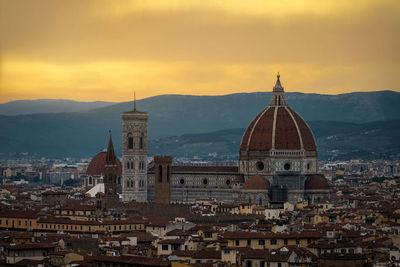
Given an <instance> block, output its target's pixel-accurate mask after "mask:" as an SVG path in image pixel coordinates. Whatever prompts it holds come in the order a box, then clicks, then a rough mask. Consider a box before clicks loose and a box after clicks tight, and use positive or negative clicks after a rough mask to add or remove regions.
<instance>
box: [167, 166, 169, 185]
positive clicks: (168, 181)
mask: <svg viewBox="0 0 400 267" xmlns="http://www.w3.org/2000/svg"><path fill="white" fill-rule="evenodd" d="M167 183H169V165H168V166H167Z"/></svg>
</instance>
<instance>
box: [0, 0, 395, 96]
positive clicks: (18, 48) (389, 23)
mask: <svg viewBox="0 0 400 267" xmlns="http://www.w3.org/2000/svg"><path fill="white" fill-rule="evenodd" d="M399 29H400V1H399V0H352V1H349V0H324V1H321V0H278V1H272V0H260V1H250V0H249V1H244V0H241V1H239V0H228V1H223V0H213V1H208V0H199V1H197V0H183V1H180V0H170V1H167V0H164V1H156V0H151V1H146V0H133V1H128V0H124V1H119V0H113V1H102V0H95V1H90V0H68V1H67V0H65V1H63V0H59V1H54V0H49V1H46V0H36V1H23V0H18V1H14V0H0V103H3V102H7V101H11V100H17V99H42V98H62V99H75V100H80V101H96V100H105V101H128V100H131V99H132V98H133V91H134V90H135V91H136V95H137V96H138V98H145V97H149V96H153V95H159V94H198V95H220V94H228V93H237V92H254V91H270V90H271V89H272V87H273V85H274V83H275V79H276V73H277V72H278V71H279V72H280V74H281V80H282V83H283V86H284V87H285V90H286V91H292V92H295V91H296V92H307V93H324V94H338V93H345V92H353V91H377V90H395V91H400V86H399V84H400V30H399Z"/></svg>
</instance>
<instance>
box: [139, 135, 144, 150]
mask: <svg viewBox="0 0 400 267" xmlns="http://www.w3.org/2000/svg"><path fill="white" fill-rule="evenodd" d="M139 148H140V149H143V137H140V138H139Z"/></svg>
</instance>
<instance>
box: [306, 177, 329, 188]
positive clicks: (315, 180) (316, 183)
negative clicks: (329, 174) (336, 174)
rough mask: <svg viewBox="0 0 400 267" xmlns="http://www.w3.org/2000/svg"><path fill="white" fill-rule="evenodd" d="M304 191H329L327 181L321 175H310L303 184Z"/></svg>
mask: <svg viewBox="0 0 400 267" xmlns="http://www.w3.org/2000/svg"><path fill="white" fill-rule="evenodd" d="M304 189H305V190H325V189H330V187H329V184H328V181H327V180H326V179H325V178H323V177H322V176H321V175H318V174H313V175H310V176H309V177H308V178H307V180H306V181H305V183H304Z"/></svg>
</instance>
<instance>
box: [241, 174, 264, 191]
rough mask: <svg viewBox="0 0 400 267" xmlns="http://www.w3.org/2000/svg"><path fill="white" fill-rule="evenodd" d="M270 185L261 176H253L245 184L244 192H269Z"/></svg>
mask: <svg viewBox="0 0 400 267" xmlns="http://www.w3.org/2000/svg"><path fill="white" fill-rule="evenodd" d="M269 188H270V183H269V182H268V180H267V179H265V178H264V177H262V176H260V175H254V176H251V177H250V178H249V179H247V180H246V182H245V183H244V184H243V187H242V189H243V190H269Z"/></svg>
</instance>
